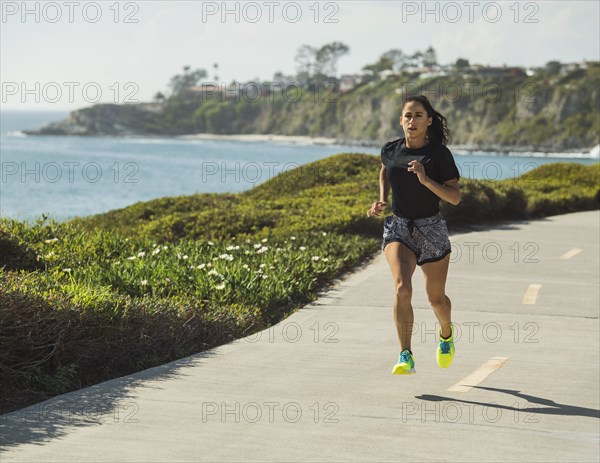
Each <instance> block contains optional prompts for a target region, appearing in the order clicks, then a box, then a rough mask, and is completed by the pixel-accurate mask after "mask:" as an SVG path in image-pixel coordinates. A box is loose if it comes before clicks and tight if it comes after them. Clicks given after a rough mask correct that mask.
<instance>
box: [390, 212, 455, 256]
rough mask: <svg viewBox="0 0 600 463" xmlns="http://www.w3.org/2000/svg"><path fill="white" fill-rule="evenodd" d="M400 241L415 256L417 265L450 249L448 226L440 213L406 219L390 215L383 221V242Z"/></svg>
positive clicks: (442, 254) (444, 253)
mask: <svg viewBox="0 0 600 463" xmlns="http://www.w3.org/2000/svg"><path fill="white" fill-rule="evenodd" d="M394 241H397V242H400V243H402V244H404V245H405V246H406V247H408V248H409V249H410V250H411V251H413V252H414V253H415V255H416V256H417V265H423V264H426V263H427V262H435V261H437V260H441V259H443V258H444V257H446V256H447V255H448V254H450V252H451V251H452V248H451V246H450V239H449V238H448V227H447V225H446V221H445V220H444V217H442V215H441V214H439V213H438V214H436V215H434V216H431V217H425V218H424V219H407V218H405V217H398V216H397V215H393V214H392V215H390V216H387V217H386V218H385V220H384V221H383V243H382V245H381V250H382V251H383V250H384V249H385V246H386V245H387V244H388V243H392V242H394Z"/></svg>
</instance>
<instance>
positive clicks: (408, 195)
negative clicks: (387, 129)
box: [381, 138, 460, 219]
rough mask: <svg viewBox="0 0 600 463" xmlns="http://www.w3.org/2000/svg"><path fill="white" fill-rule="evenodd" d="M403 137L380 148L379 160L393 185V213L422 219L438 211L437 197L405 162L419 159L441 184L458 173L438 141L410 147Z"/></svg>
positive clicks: (446, 149) (438, 201)
mask: <svg viewBox="0 0 600 463" xmlns="http://www.w3.org/2000/svg"><path fill="white" fill-rule="evenodd" d="M404 140H405V139H404V138H399V139H397V140H394V141H391V142H388V143H386V144H385V145H384V146H383V148H381V162H382V163H383V164H384V165H385V170H386V175H387V178H388V181H389V182H390V185H391V187H392V212H393V213H394V214H396V215H398V216H400V217H407V218H409V219H421V218H423V217H431V216H432V215H435V214H437V213H438V212H439V208H440V198H439V196H437V195H436V194H435V193H433V192H432V191H431V190H430V189H429V188H427V187H426V186H425V185H423V184H422V183H421V182H419V179H418V177H417V174H415V173H414V172H409V171H408V170H407V169H408V162H410V161H412V160H413V159H416V160H418V161H419V162H421V164H423V166H424V167H425V173H426V174H427V176H428V177H429V178H431V179H432V180H435V181H436V182H438V183H439V184H441V185H443V184H444V182H446V181H447V180H451V179H453V178H456V179H459V178H460V175H459V172H458V169H457V167H456V164H455V162H454V157H453V156H452V153H451V152H450V150H449V149H448V148H447V147H446V146H444V145H443V144H442V143H440V142H431V143H428V144H427V145H425V146H423V147H421V148H417V149H414V148H413V149H411V148H407V147H406V145H405V143H404Z"/></svg>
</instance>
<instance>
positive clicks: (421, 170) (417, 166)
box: [408, 160, 429, 183]
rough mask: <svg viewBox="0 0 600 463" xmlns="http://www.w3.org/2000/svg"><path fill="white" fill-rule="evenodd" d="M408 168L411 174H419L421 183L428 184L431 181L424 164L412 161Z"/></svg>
mask: <svg viewBox="0 0 600 463" xmlns="http://www.w3.org/2000/svg"><path fill="white" fill-rule="evenodd" d="M408 166H409V167H408V171H409V172H414V173H415V174H417V177H419V182H421V183H426V182H427V181H428V180H429V178H428V177H427V174H426V173H425V167H423V164H421V163H420V162H419V161H416V160H414V161H410V162H409V163H408Z"/></svg>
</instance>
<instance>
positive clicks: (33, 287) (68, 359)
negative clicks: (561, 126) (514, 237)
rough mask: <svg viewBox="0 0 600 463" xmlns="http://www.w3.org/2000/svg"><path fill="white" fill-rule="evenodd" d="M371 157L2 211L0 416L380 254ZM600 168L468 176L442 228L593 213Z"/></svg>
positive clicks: (303, 299) (156, 355)
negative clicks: (133, 198)
mask: <svg viewBox="0 0 600 463" xmlns="http://www.w3.org/2000/svg"><path fill="white" fill-rule="evenodd" d="M379 166H380V161H379V159H378V158H377V157H375V156H370V155H364V154H357V153H345V154H339V155H335V156H332V157H330V158H327V159H323V160H320V161H317V162H314V163H311V164H307V165H304V166H301V167H299V168H297V169H294V170H290V171H287V172H285V173H282V174H280V175H278V176H276V177H274V178H273V179H271V180H269V181H267V182H265V183H263V184H260V185H258V186H256V187H255V188H253V189H251V190H249V191H246V192H243V193H239V194H223V195H220V194H197V195H190V196H179V197H171V198H160V199H156V200H152V201H147V202H140V203H136V204H133V205H131V206H129V207H126V208H123V209H118V210H113V211H109V212H107V213H104V214H98V215H93V216H89V217H80V218H76V219H74V220H71V221H69V222H64V223H62V222H56V221H54V220H49V219H48V218H47V217H45V216H42V217H40V218H39V219H38V220H37V221H35V222H33V223H31V224H27V223H24V222H20V221H15V220H12V219H6V218H3V219H0V245H1V246H2V249H3V252H2V255H1V257H0V316H1V320H2V324H1V325H0V343H1V350H0V384H1V386H2V390H3V394H2V399H1V402H0V406H1V411H2V412H3V413H5V412H7V411H10V410H14V409H17V408H20V407H23V406H25V405H28V404H31V403H35V402H37V401H40V400H44V399H46V398H48V397H51V396H53V395H56V394H60V393H63V392H66V391H69V390H74V389H78V388H81V387H84V386H87V385H91V384H95V383H97V382H100V381H103V380H107V379H110V378H114V377H118V376H122V375H125V374H129V373H132V372H135V371H139V370H141V369H145V368H149V367H151V366H155V365H158V364H161V363H165V362H168V361H171V360H175V359H177V358H181V357H184V356H187V355H191V354H193V353H195V352H200V351H202V350H206V349H209V348H212V347H215V346H218V345H220V344H223V343H226V342H230V341H232V340H234V339H236V338H239V337H243V336H247V335H250V334H253V333H255V332H257V331H259V330H262V329H264V328H267V327H269V326H271V325H272V324H275V323H277V322H279V321H280V320H282V319H283V318H284V317H286V316H287V315H289V314H290V313H292V312H293V311H294V310H296V309H298V308H300V307H302V306H304V305H305V304H307V303H309V302H310V301H312V300H314V299H316V298H317V297H318V294H319V292H320V291H322V290H324V289H326V288H327V287H328V285H330V284H332V283H333V282H334V281H335V279H336V278H338V277H339V276H341V275H342V274H344V273H345V272H347V271H349V270H351V269H353V268H355V267H356V266H357V265H359V264H361V263H363V262H364V261H366V260H368V259H369V258H371V257H373V256H374V255H375V254H376V253H377V252H379V246H380V242H381V227H382V223H381V220H383V218H381V219H379V220H378V219H368V218H367V217H366V214H365V212H366V210H367V209H368V208H369V206H370V204H371V203H372V202H373V200H374V199H377V196H378V190H379V188H378V183H377V182H378V172H379ZM599 166H600V165H599V164H595V165H592V166H582V165H580V164H546V165H543V166H540V167H538V168H537V169H535V170H533V171H530V172H528V173H526V174H524V175H522V176H521V177H518V178H516V179H507V180H502V181H492V180H486V181H483V180H469V179H465V180H463V181H461V185H462V202H461V204H460V205H459V206H457V207H454V206H451V205H448V204H445V203H442V212H443V213H444V215H445V216H446V219H447V222H448V224H449V227H450V229H451V230H452V229H453V228H454V229H457V228H458V227H462V226H468V225H470V224H481V223H486V222H495V221H498V220H511V219H524V218H535V217H542V216H546V215H553V214H560V213H565V212H572V211H580V210H590V209H597V208H598V206H599V193H598V191H599V180H598V173H599Z"/></svg>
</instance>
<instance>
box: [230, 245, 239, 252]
mask: <svg viewBox="0 0 600 463" xmlns="http://www.w3.org/2000/svg"><path fill="white" fill-rule="evenodd" d="M239 248H240V247H239V246H227V250H228V251H235V250H237V249H239Z"/></svg>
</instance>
